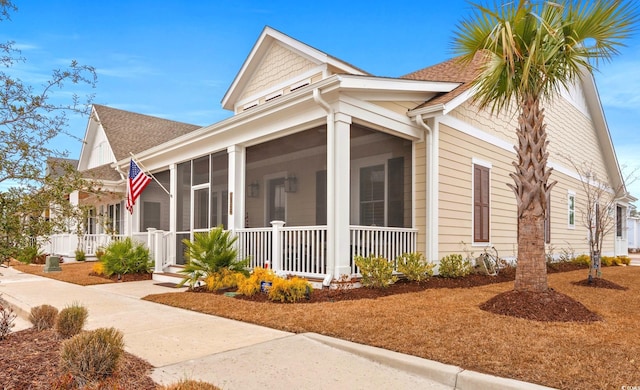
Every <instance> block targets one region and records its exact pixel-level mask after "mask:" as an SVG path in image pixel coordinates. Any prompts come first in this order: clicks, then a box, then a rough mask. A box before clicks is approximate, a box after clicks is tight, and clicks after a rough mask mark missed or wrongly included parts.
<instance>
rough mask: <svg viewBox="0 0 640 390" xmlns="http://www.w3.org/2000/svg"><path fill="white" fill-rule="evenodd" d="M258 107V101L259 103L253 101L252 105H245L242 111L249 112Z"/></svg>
mask: <svg viewBox="0 0 640 390" xmlns="http://www.w3.org/2000/svg"><path fill="white" fill-rule="evenodd" d="M257 105H258V101H257V100H255V101H253V102H251V103H247V104H245V105H244V107H242V110H243V111H247V110H248V109H250V108H253V107H256V106H257Z"/></svg>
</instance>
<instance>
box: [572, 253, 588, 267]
mask: <svg viewBox="0 0 640 390" xmlns="http://www.w3.org/2000/svg"><path fill="white" fill-rule="evenodd" d="M571 263H572V264H577V265H581V266H584V267H590V266H591V257H589V255H585V254H582V255H578V256H576V257H574V259H573V260H571Z"/></svg>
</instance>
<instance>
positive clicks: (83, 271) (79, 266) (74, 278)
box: [11, 261, 152, 286]
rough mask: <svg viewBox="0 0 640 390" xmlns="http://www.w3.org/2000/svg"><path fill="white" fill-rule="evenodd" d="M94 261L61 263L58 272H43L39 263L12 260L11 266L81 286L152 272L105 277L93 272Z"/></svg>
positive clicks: (132, 278)
mask: <svg viewBox="0 0 640 390" xmlns="http://www.w3.org/2000/svg"><path fill="white" fill-rule="evenodd" d="M95 264H96V262H95V261H79V262H74V263H62V264H60V268H61V269H62V271H58V272H44V266H42V265H39V264H22V263H20V262H18V261H12V262H11V266H12V267H13V268H15V269H17V270H18V271H21V272H25V273H28V274H33V275H38V276H44V277H46V278H50V279H56V280H60V281H63V282H68V283H73V284H78V285H81V286H91V285H95V284H106V283H116V282H136V281H139V280H150V279H151V278H152V274H150V273H148V274H127V275H121V277H120V279H118V276H117V275H112V276H111V277H107V276H104V275H98V274H96V273H94V272H93V266H94V265H95Z"/></svg>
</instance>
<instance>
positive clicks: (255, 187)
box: [247, 180, 260, 198]
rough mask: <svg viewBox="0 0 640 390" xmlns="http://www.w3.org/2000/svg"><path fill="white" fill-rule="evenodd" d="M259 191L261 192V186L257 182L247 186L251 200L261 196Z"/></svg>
mask: <svg viewBox="0 0 640 390" xmlns="http://www.w3.org/2000/svg"><path fill="white" fill-rule="evenodd" d="M259 190H260V184H258V181H257V180H256V181H253V182H251V184H249V185H248V186H247V193H248V194H249V197H250V198H257V197H258V194H259Z"/></svg>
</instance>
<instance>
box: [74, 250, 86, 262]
mask: <svg viewBox="0 0 640 390" xmlns="http://www.w3.org/2000/svg"><path fill="white" fill-rule="evenodd" d="M86 259H87V256H86V255H85V253H84V251H83V250H82V249H76V261H85V260H86Z"/></svg>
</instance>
